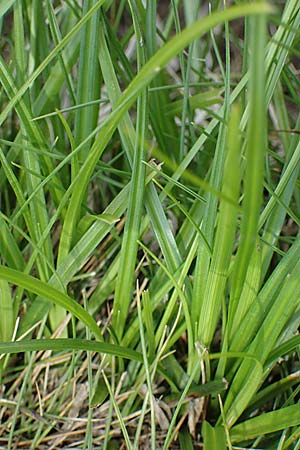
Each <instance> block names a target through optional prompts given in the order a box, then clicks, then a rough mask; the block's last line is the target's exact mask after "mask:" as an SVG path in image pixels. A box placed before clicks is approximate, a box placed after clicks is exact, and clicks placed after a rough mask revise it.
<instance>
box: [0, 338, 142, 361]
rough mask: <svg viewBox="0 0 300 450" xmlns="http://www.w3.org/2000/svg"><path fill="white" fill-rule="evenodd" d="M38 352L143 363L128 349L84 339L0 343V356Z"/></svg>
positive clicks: (140, 355) (140, 358) (139, 357)
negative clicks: (94, 355)
mask: <svg viewBox="0 0 300 450" xmlns="http://www.w3.org/2000/svg"><path fill="white" fill-rule="evenodd" d="M39 350H42V351H46V350H53V351H57V352H61V351H70V350H84V351H89V352H99V353H107V354H108V355H114V356H119V357H120V358H125V359H132V360H133V361H138V362H142V361H143V356H142V354H141V353H139V352H136V351H134V350H131V349H130V348H125V347H120V346H119V345H114V344H108V343H106V342H96V341H90V340H86V339H70V338H69V339H31V340H22V341H16V342H0V354H8V353H23V352H33V351H39Z"/></svg>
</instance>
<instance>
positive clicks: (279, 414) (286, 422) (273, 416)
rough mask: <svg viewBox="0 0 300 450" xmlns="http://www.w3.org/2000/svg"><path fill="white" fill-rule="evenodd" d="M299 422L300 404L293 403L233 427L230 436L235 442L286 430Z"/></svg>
mask: <svg viewBox="0 0 300 450" xmlns="http://www.w3.org/2000/svg"><path fill="white" fill-rule="evenodd" d="M299 424H300V408H299V405H292V406H287V407H286V408H281V409H279V410H278V411H271V412H268V413H265V414H262V415H260V416H258V417H254V418H253V419H250V420H247V421H246V422H242V423H240V424H238V425H236V426H235V427H233V428H232V430H231V431H230V436H231V439H232V441H233V442H240V441H245V440H249V439H252V438H255V437H257V436H262V435H265V434H268V433H274V432H276V431H279V430H284V429H285V428H291V427H294V426H297V425H299Z"/></svg>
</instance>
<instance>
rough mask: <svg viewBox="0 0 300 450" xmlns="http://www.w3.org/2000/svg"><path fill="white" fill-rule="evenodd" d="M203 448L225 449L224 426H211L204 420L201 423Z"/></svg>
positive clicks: (212, 449) (207, 449)
mask: <svg viewBox="0 0 300 450" xmlns="http://www.w3.org/2000/svg"><path fill="white" fill-rule="evenodd" d="M202 434H203V439H204V450H226V448H227V446H226V436H225V430H224V427H221V426H216V427H212V426H211V425H210V424H209V423H208V422H207V421H206V420H205V421H204V422H203V424H202Z"/></svg>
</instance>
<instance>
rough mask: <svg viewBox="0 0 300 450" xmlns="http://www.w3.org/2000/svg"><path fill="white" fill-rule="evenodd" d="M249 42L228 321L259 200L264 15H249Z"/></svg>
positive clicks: (238, 292)
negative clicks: (246, 116)
mask: <svg viewBox="0 0 300 450" xmlns="http://www.w3.org/2000/svg"><path fill="white" fill-rule="evenodd" d="M251 24H252V25H251V27H252V33H251V37H252V45H251V52H252V53H251V54H252V57H251V62H250V80H249V123H248V127H247V141H246V173H245V181H244V200H243V218H242V224H241V238H240V243H239V248H238V252H237V256H236V261H235V266H234V270H233V273H232V287H231V298H230V306H229V320H233V319H232V316H233V314H234V312H235V310H236V307H237V302H238V299H239V298H240V295H241V292H242V286H243V283H244V280H245V277H246V272H247V268H248V262H249V259H250V257H251V255H252V252H253V247H254V246H255V242H256V237H257V231H258V220H259V213H260V207H261V203H262V191H263V179H264V159H265V149H266V100H265V99H266V93H265V66H264V61H265V42H266V16H265V15H262V16H259V17H258V16H257V17H253V18H251Z"/></svg>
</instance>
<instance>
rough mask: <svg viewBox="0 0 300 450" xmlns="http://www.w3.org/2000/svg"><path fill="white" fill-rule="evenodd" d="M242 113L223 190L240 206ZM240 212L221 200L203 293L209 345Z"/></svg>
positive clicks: (202, 329) (202, 335)
mask: <svg viewBox="0 0 300 450" xmlns="http://www.w3.org/2000/svg"><path fill="white" fill-rule="evenodd" d="M239 122H240V111H239V108H237V107H236V108H232V111H231V116H230V122H229V127H228V142H227V146H226V147H227V157H226V161H225V165H224V175H223V187H222V192H223V194H224V195H226V196H228V197H230V198H231V199H232V200H233V202H234V203H238V200H239V195H240V182H241V169H240V155H241V139H240V133H239ZM237 213H238V210H237V208H236V207H235V206H233V205H232V204H229V203H227V202H226V201H225V200H221V203H220V211H219V218H218V226H217V231H216V236H215V240H214V247H213V253H212V259H211V264H210V268H209V271H208V278H207V282H206V286H205V290H204V302H203V304H202V308H201V311H200V317H199V328H198V336H199V339H200V342H201V343H202V344H203V345H205V346H209V345H210V343H211V341H212V338H213V336H214V332H215V329H216V326H217V322H218V319H219V313H220V307H221V300H222V297H223V296H224V295H225V292H224V291H225V285H226V282H227V279H228V273H229V264H230V260H231V255H232V250H233V245H234V240H235V234H236V226H237Z"/></svg>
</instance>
